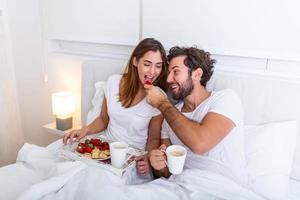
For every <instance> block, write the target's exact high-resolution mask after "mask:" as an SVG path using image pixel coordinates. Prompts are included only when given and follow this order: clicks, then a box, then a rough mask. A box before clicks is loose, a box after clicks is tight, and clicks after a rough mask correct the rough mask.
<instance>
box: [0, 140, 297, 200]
mask: <svg viewBox="0 0 300 200" xmlns="http://www.w3.org/2000/svg"><path fill="white" fill-rule="evenodd" d="M61 144H62V143H61V140H59V141H56V142H54V143H52V144H51V145H49V146H48V149H56V148H57V147H59V146H60V145H61ZM42 179H43V178H42V177H39V176H38V173H35V170H34V169H33V168H31V167H30V166H28V165H26V164H25V163H23V162H18V163H15V164H12V165H8V166H5V167H2V168H1V169H0V188H1V192H0V199H5V200H10V199H17V198H18V196H19V195H20V194H21V193H23V192H24V191H26V190H28V189H29V188H30V186H32V185H33V184H35V183H38V182H40V181H41V180H42ZM289 200H300V181H297V180H294V179H291V180H290V193H289Z"/></svg>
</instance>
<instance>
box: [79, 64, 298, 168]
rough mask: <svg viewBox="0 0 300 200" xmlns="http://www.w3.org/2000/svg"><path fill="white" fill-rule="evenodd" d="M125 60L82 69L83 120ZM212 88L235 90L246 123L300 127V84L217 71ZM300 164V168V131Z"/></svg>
mask: <svg viewBox="0 0 300 200" xmlns="http://www.w3.org/2000/svg"><path fill="white" fill-rule="evenodd" d="M125 65H126V61H125V60H101V61H87V62H85V63H84V64H83V68H82V103H81V104H82V107H81V108H82V111H81V116H82V118H81V119H82V121H83V122H85V119H86V116H87V112H88V111H89V110H90V109H91V106H92V105H91V99H92V97H93V95H94V93H95V87H94V83H95V82H97V81H100V80H102V81H104V80H106V79H107V78H108V76H109V75H111V74H115V73H122V72H123V69H124V67H125ZM207 88H208V89H210V90H211V89H213V90H220V89H223V88H232V89H234V90H235V91H236V92H237V93H238V94H239V96H240V97H241V100H242V103H243V106H244V110H245V124H262V123H266V122H275V121H282V120H294V119H296V120H297V121H298V126H299V125H300V105H299V104H300V92H299V91H300V81H299V80H298V81H297V80H287V79H282V78H278V77H275V76H270V75H257V74H251V73H248V74H247V73H241V72H239V73H233V72H221V71H216V72H215V73H214V75H213V77H212V79H211V80H210V82H209V83H208V85H207ZM296 152H297V153H296V162H297V163H299V164H297V166H299V165H300V129H298V145H297V149H296Z"/></svg>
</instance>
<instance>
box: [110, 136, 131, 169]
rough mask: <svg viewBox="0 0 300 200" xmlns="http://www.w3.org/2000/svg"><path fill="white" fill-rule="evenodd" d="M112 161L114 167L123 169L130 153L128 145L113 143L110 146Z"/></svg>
mask: <svg viewBox="0 0 300 200" xmlns="http://www.w3.org/2000/svg"><path fill="white" fill-rule="evenodd" d="M109 149H110V160H111V164H112V166H114V167H116V168H122V167H123V165H124V163H125V161H126V155H127V152H128V149H129V148H128V144H126V143H125V142H113V143H110V144H109Z"/></svg>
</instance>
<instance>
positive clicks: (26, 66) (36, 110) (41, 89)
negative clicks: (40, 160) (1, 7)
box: [7, 0, 80, 146]
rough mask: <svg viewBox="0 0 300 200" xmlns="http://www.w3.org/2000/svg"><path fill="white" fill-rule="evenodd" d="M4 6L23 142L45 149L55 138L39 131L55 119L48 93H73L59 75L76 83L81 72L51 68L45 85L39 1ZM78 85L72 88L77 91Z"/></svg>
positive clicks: (11, 0)
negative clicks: (69, 91) (9, 35)
mask: <svg viewBox="0 0 300 200" xmlns="http://www.w3.org/2000/svg"><path fill="white" fill-rule="evenodd" d="M7 6H8V16H9V24H10V27H11V40H12V49H13V57H14V64H15V74H16V80H17V90H18V96H19V104H20V114H21V119H22V128H23V133H24V138H25V141H26V142H30V143H35V144H38V145H43V146H45V145H47V144H49V143H50V142H51V141H54V140H55V139H57V137H55V136H53V135H51V134H49V133H47V132H45V131H44V130H43V129H42V125H44V124H47V123H49V122H52V121H53V120H54V117H53V116H52V114H51V93H52V92H56V91H58V90H62V89H71V90H72V88H68V86H70V85H72V83H70V82H68V79H66V78H65V77H64V75H61V73H62V72H64V71H68V72H69V73H68V75H69V76H70V77H73V78H74V80H79V73H80V72H79V70H78V69H76V66H72V65H62V66H61V65H60V66H58V67H59V69H58V68H55V67H53V68H51V70H49V83H48V84H45V83H44V81H43V74H44V71H43V70H44V69H43V59H42V58H43V57H42V56H43V50H42V38H41V29H40V10H39V8H40V7H39V0H27V1H21V0H7ZM61 63H62V64H63V63H64V62H61ZM65 81H66V82H65ZM67 84H69V85H68V86H66V85H67ZM78 84H79V83H76V84H75V89H74V88H73V89H74V90H76V91H77V89H78V87H77V85H78ZM72 87H73V86H72Z"/></svg>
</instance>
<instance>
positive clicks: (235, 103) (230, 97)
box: [161, 89, 247, 184]
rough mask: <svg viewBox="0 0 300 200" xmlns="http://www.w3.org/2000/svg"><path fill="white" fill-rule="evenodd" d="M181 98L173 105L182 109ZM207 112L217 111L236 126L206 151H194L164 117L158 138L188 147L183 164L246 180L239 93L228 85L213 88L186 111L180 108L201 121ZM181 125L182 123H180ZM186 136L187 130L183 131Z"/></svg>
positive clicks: (187, 166) (195, 119)
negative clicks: (198, 102)
mask: <svg viewBox="0 0 300 200" xmlns="http://www.w3.org/2000/svg"><path fill="white" fill-rule="evenodd" d="M182 106H183V102H180V103H178V104H177V105H176V108H177V109H178V110H179V111H181V109H182ZM209 112H214V113H218V114H220V115H223V116H225V117H227V118H229V119H230V120H231V121H233V122H234V124H235V127H234V128H233V129H232V130H231V131H230V133H228V135H227V136H225V138H224V139H223V140H222V141H221V142H220V143H218V144H217V145H216V146H215V147H213V148H212V149H211V150H209V151H208V152H206V153H205V154H202V155H199V154H195V153H193V152H192V151H191V150H190V149H189V148H188V147H187V146H185V145H184V144H183V143H182V142H181V140H180V139H179V138H178V137H177V136H176V134H175V133H174V132H173V130H172V129H171V127H170V126H169V124H168V123H167V122H166V120H165V121H164V122H163V128H162V133H161V138H170V140H171V143H172V144H178V145H183V146H184V147H185V148H187V149H188V153H187V158H186V161H185V168H192V169H195V168H196V169H197V168H198V169H203V170H210V171H214V172H217V173H220V174H222V175H224V176H227V177H229V178H231V179H233V180H235V181H237V182H239V183H242V184H246V183H247V176H246V173H245V165H246V163H245V149H244V134H243V118H244V113H243V108H242V104H241V101H240V98H239V97H238V95H237V94H236V93H235V92H234V91H233V90H230V89H225V90H221V91H217V92H215V91H212V93H211V96H210V97H208V98H207V99H206V100H204V101H203V102H202V103H201V104H200V105H198V106H197V108H196V109H195V110H194V111H192V112H189V113H184V112H182V114H183V115H185V116H186V117H187V118H189V119H192V120H194V121H197V122H201V121H202V120H203V118H204V117H205V116H206V115H207V113H209ZM182 126H184V124H182ZM186 137H189V133H186Z"/></svg>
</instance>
